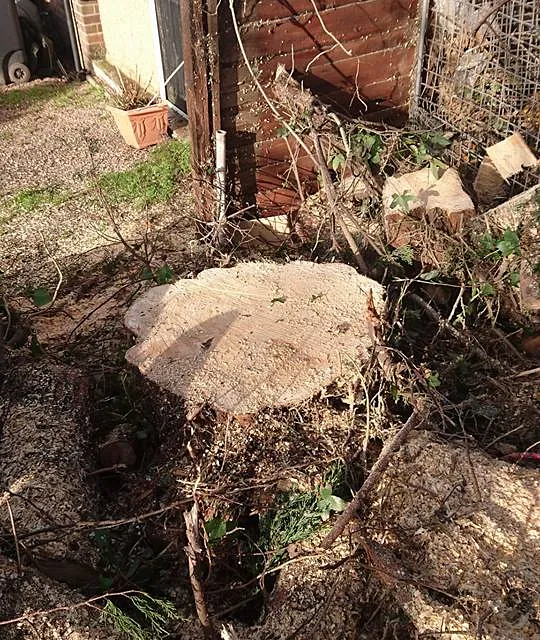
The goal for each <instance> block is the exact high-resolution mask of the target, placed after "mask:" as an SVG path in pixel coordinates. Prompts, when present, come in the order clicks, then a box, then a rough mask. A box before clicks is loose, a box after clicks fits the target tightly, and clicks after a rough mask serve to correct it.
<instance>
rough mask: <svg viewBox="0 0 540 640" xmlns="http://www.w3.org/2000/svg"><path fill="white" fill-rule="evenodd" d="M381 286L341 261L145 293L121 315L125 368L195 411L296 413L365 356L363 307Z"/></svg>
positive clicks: (220, 275) (240, 271)
mask: <svg viewBox="0 0 540 640" xmlns="http://www.w3.org/2000/svg"><path fill="white" fill-rule="evenodd" d="M370 292H371V296H372V299H373V305H374V308H375V310H376V311H377V313H379V314H380V313H382V311H383V308H384V303H383V293H384V290H383V287H382V286H381V285H380V284H378V283H377V282H375V281H373V280H370V279H369V278H366V277H365V276H361V275H359V274H358V273H357V272H356V271H355V270H354V269H353V268H352V267H349V266H347V265H344V264H315V263H312V262H292V263H289V264H284V265H278V264H273V263H262V262H257V263H245V264H240V265H238V266H236V267H234V268H231V269H208V270H207V271H203V272H202V273H201V274H200V275H199V276H198V277H197V278H195V279H193V280H180V281H179V282H177V283H175V284H173V285H164V286H159V287H155V288H153V289H151V290H150V291H148V292H147V293H146V294H145V295H143V296H141V298H139V299H138V300H137V301H136V302H135V303H134V304H133V306H132V307H131V308H130V309H129V311H128V312H127V314H126V326H127V327H128V329H130V330H131V331H133V333H135V335H136V336H137V338H138V339H139V342H138V344H136V345H135V346H134V347H132V348H131V349H129V351H128V352H127V354H126V357H127V359H128V361H129V362H130V363H132V364H134V365H135V366H137V367H138V368H139V370H140V371H141V373H142V374H143V375H144V376H146V377H147V378H148V379H150V380H152V381H153V382H155V383H156V384H157V385H159V386H160V387H161V388H163V389H166V390H167V391H169V392H172V393H173V394H175V395H177V396H179V397H181V398H182V399H183V400H184V401H185V402H186V405H187V406H188V408H189V407H194V406H196V405H199V404H201V403H208V404H209V405H210V406H213V407H214V408H216V409H218V410H221V411H225V412H227V413H231V414H234V415H239V414H252V413H257V412H258V411H260V410H261V409H263V408H265V407H283V406H293V405H295V404H298V403H300V402H302V401H303V400H306V399H308V398H311V397H312V396H313V395H315V394H316V393H317V392H318V391H320V390H321V389H323V388H324V387H326V386H328V385H329V384H331V383H332V382H334V381H336V380H338V379H344V378H345V379H346V378H347V377H349V376H351V375H352V374H353V373H354V371H355V370H357V369H358V366H359V365H360V364H361V363H362V362H364V361H365V360H366V359H367V357H368V349H369V347H370V346H371V339H370V336H369V333H370V330H371V325H372V322H371V321H370V320H369V317H368V316H369V314H368V300H369V296H370Z"/></svg>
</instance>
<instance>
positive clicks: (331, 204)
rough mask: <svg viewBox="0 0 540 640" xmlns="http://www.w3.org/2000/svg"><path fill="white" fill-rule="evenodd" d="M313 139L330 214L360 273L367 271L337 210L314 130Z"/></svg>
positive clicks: (328, 174)
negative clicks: (345, 241) (343, 237)
mask: <svg viewBox="0 0 540 640" xmlns="http://www.w3.org/2000/svg"><path fill="white" fill-rule="evenodd" d="M311 137H312V139H313V144H314V146H315V154H316V156H317V168H318V169H319V171H320V174H321V178H322V183H323V188H324V192H325V194H326V199H327V201H328V207H329V209H330V214H331V216H332V217H333V218H334V220H335V221H336V222H337V223H338V225H339V228H340V229H341V232H342V233H343V235H344V236H345V240H347V243H348V245H349V247H350V249H351V251H352V253H353V255H354V259H355V260H356V264H357V265H358V269H359V270H360V271H361V272H362V273H367V272H368V271H369V269H368V266H367V264H366V262H365V260H364V258H363V257H362V254H361V253H360V249H359V248H358V245H357V244H356V240H355V239H354V237H353V235H352V233H351V232H350V231H349V228H348V227H347V225H346V223H345V221H344V220H343V217H342V215H341V213H340V211H339V208H338V205H337V198H336V190H335V188H334V183H333V182H332V178H331V177H330V173H329V171H328V167H327V166H326V162H325V159H324V155H323V151H322V148H321V141H320V139H319V136H318V134H317V132H316V131H313V132H312V135H311Z"/></svg>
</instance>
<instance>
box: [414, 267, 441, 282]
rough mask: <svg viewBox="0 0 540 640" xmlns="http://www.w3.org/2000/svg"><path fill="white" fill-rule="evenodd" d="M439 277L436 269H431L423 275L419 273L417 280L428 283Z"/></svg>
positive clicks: (439, 273)
mask: <svg viewBox="0 0 540 640" xmlns="http://www.w3.org/2000/svg"><path fill="white" fill-rule="evenodd" d="M440 275H441V272H440V271H439V270H438V269H433V271H426V272H425V273H421V274H420V275H419V276H418V279H419V280H427V281H428V282H430V281H431V280H435V279H436V278H438V277H439V276H440Z"/></svg>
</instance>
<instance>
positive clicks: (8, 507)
mask: <svg viewBox="0 0 540 640" xmlns="http://www.w3.org/2000/svg"><path fill="white" fill-rule="evenodd" d="M6 507H7V510H8V513H9V521H10V523H11V531H12V532H13V540H14V542H15V551H16V553H17V572H18V573H19V577H21V576H22V563H21V551H20V549H19V539H18V538H17V528H16V527H15V518H14V517H13V511H12V510H11V505H10V504H9V498H7V499H6Z"/></svg>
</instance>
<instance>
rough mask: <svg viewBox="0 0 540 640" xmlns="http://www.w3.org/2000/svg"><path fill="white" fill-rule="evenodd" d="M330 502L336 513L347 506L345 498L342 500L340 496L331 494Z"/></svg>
mask: <svg viewBox="0 0 540 640" xmlns="http://www.w3.org/2000/svg"><path fill="white" fill-rule="evenodd" d="M328 503H329V504H328V506H329V507H330V509H331V510H332V511H335V512H336V513H341V512H342V511H345V509H346V508H347V503H346V502H345V500H342V499H341V498H339V497H338V496H330V498H329V500H328Z"/></svg>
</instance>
